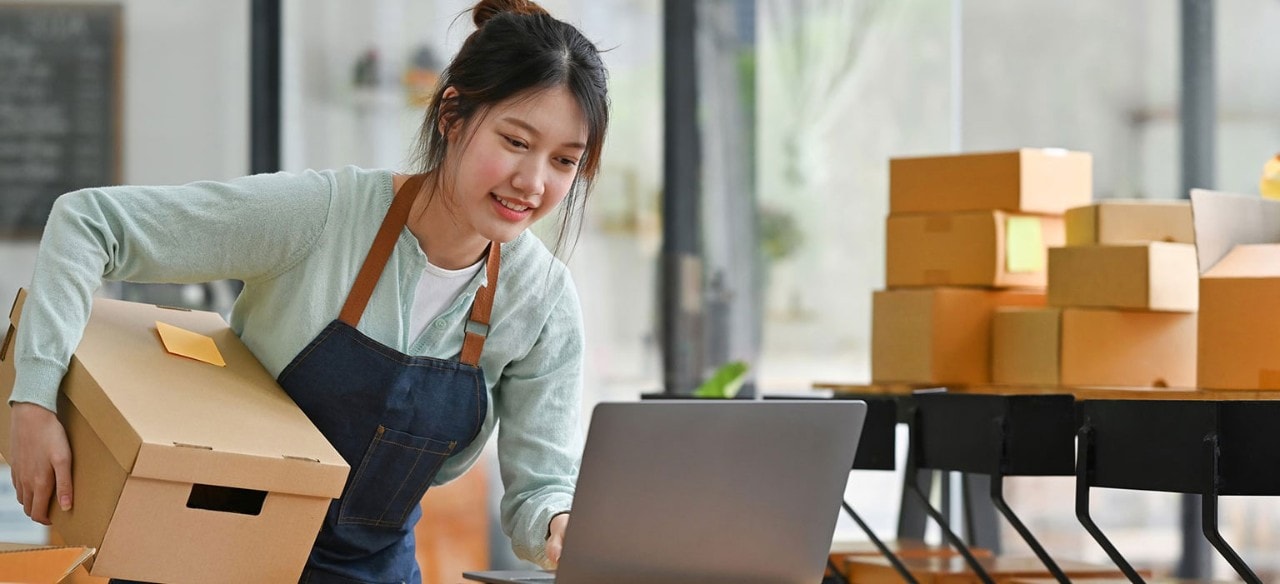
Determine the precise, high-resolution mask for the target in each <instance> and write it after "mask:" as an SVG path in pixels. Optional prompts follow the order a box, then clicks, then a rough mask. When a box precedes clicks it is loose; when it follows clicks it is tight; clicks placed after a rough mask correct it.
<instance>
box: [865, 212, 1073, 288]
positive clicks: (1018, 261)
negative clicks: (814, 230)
mask: <svg viewBox="0 0 1280 584" xmlns="http://www.w3.org/2000/svg"><path fill="white" fill-rule="evenodd" d="M1064 229H1065V228H1064V227H1063V222H1062V218H1061V217H1048V216H1041V215H1020V214H1010V213H1005V212H1003V211H978V212H972V213H934V214H927V215H894V216H890V217H889V219H888V221H887V224H886V229H885V233H886V245H885V248H886V254H885V256H886V262H885V283H886V284H887V285H888V286H889V287H890V288H894V287H900V286H989V287H996V288H1043V287H1044V286H1045V283H1046V282H1047V281H1048V275H1047V274H1048V271H1047V269H1046V264H1047V257H1048V248H1049V247H1050V246H1054V247H1056V246H1061V245H1062V244H1063V243H1064V242H1065V240H1066V235H1065V233H1064Z"/></svg>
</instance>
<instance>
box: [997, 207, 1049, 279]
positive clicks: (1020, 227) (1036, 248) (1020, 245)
mask: <svg viewBox="0 0 1280 584" xmlns="http://www.w3.org/2000/svg"><path fill="white" fill-rule="evenodd" d="M1004 256H1005V269H1006V270H1008V271H1009V273H1019V272H1022V273H1025V272H1039V271H1042V270H1044V261H1045V259H1044V256H1045V250H1044V236H1043V235H1042V234H1041V233H1040V219H1039V218H1037V217H1009V218H1008V220H1007V221H1005V225H1004Z"/></svg>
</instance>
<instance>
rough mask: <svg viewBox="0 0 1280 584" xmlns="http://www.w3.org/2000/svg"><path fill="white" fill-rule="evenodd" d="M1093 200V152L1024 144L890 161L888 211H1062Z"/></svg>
mask: <svg viewBox="0 0 1280 584" xmlns="http://www.w3.org/2000/svg"><path fill="white" fill-rule="evenodd" d="M1092 200H1093V156H1092V155H1090V154H1089V153H1088V152H1069V151H1067V150H1063V149H1061V148H1024V149H1022V150H1014V151H1009V152H986V153H977V154H958V155H948V156H922V157H911V158H894V159H891V160H890V161H889V212H890V214H894V215H896V214H902V213H953V212H957V211H986V210H1001V211H1010V212H1013V213H1039V214H1045V215H1061V214H1063V213H1065V212H1066V211H1067V209H1070V208H1072V207H1080V206H1084V205H1088V204H1089V203H1090V202H1091V201H1092Z"/></svg>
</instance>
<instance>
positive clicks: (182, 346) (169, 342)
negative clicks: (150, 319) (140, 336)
mask: <svg viewBox="0 0 1280 584" xmlns="http://www.w3.org/2000/svg"><path fill="white" fill-rule="evenodd" d="M156 331H158V332H159V333H160V341H161V342H163V343H164V348H165V350H166V351H169V352H170V353H173V354H174V355H181V356H183V357H190V358H192V359H195V360H197V361H204V362H205V363H209V364H211V365H217V366H218V367H226V366H227V362H226V361H224V360H223V359H222V353H221V352H219V351H218V345H217V344H216V343H214V342H213V339H211V338H209V337H206V336H204V335H202V334H200V333H193V332H191V331H189V330H187V329H183V328H178V327H176V326H173V325H171V324H165V323H163V322H160V321H158V320H157V321H156Z"/></svg>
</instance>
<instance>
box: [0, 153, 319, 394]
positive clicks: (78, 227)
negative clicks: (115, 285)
mask: <svg viewBox="0 0 1280 584" xmlns="http://www.w3.org/2000/svg"><path fill="white" fill-rule="evenodd" d="M331 190H332V188H331V184H330V181H329V179H328V178H326V177H325V176H324V175H321V174H318V173H315V172H306V173H303V174H297V175H294V174H286V173H277V174H270V175H255V176H250V177H244V178H240V179H236V180H233V181H229V182H225V183H219V182H196V183H191V184H188V185H183V186H172V187H110V188H101V189H84V190H80V191H75V192H72V193H68V194H66V195H63V196H61V197H59V198H58V200H57V202H56V203H55V204H54V206H53V211H52V212H51V214H50V215H49V221H48V224H47V225H46V227H45V232H44V237H43V239H42V240H41V242H40V249H39V252H38V253H37V257H36V266H35V272H34V274H33V277H32V281H31V288H30V290H29V291H28V297H27V301H26V303H25V307H24V309H23V313H22V327H21V328H20V329H19V331H18V336H17V347H16V352H17V353H16V354H17V359H16V363H17V380H16V383H15V384H14V391H13V395H12V396H11V398H10V399H11V401H13V402H30V403H34V404H37V405H40V406H42V407H44V408H46V409H49V410H55V408H56V398H57V391H58V385H59V383H61V381H62V376H63V375H64V374H65V373H66V368H67V363H68V362H69V360H70V358H71V354H72V352H73V351H74V350H75V347H76V345H78V344H79V342H80V337H81V336H82V335H83V333H84V327H85V324H86V323H87V322H88V318H89V307H90V305H91V302H92V295H93V293H94V292H95V291H96V290H97V289H98V288H99V287H100V286H101V285H102V281H103V280H104V279H106V280H128V281H132V282H168V283H188V282H207V281H211V280H219V279H224V278H230V279H237V280H244V281H253V280H256V279H262V278H269V277H271V276H274V275H276V274H278V273H280V272H281V271H284V270H285V269H287V268H288V267H290V266H292V265H293V264H294V263H296V262H297V261H298V260H300V259H301V258H302V257H303V256H304V255H305V253H306V251H307V250H308V249H309V248H310V246H311V244H312V243H314V242H315V240H316V238H317V237H318V235H319V234H320V231H321V230H322V229H323V227H324V224H325V220H326V218H327V216H328V212H329V202H330V198H331V194H332V193H331Z"/></svg>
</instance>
